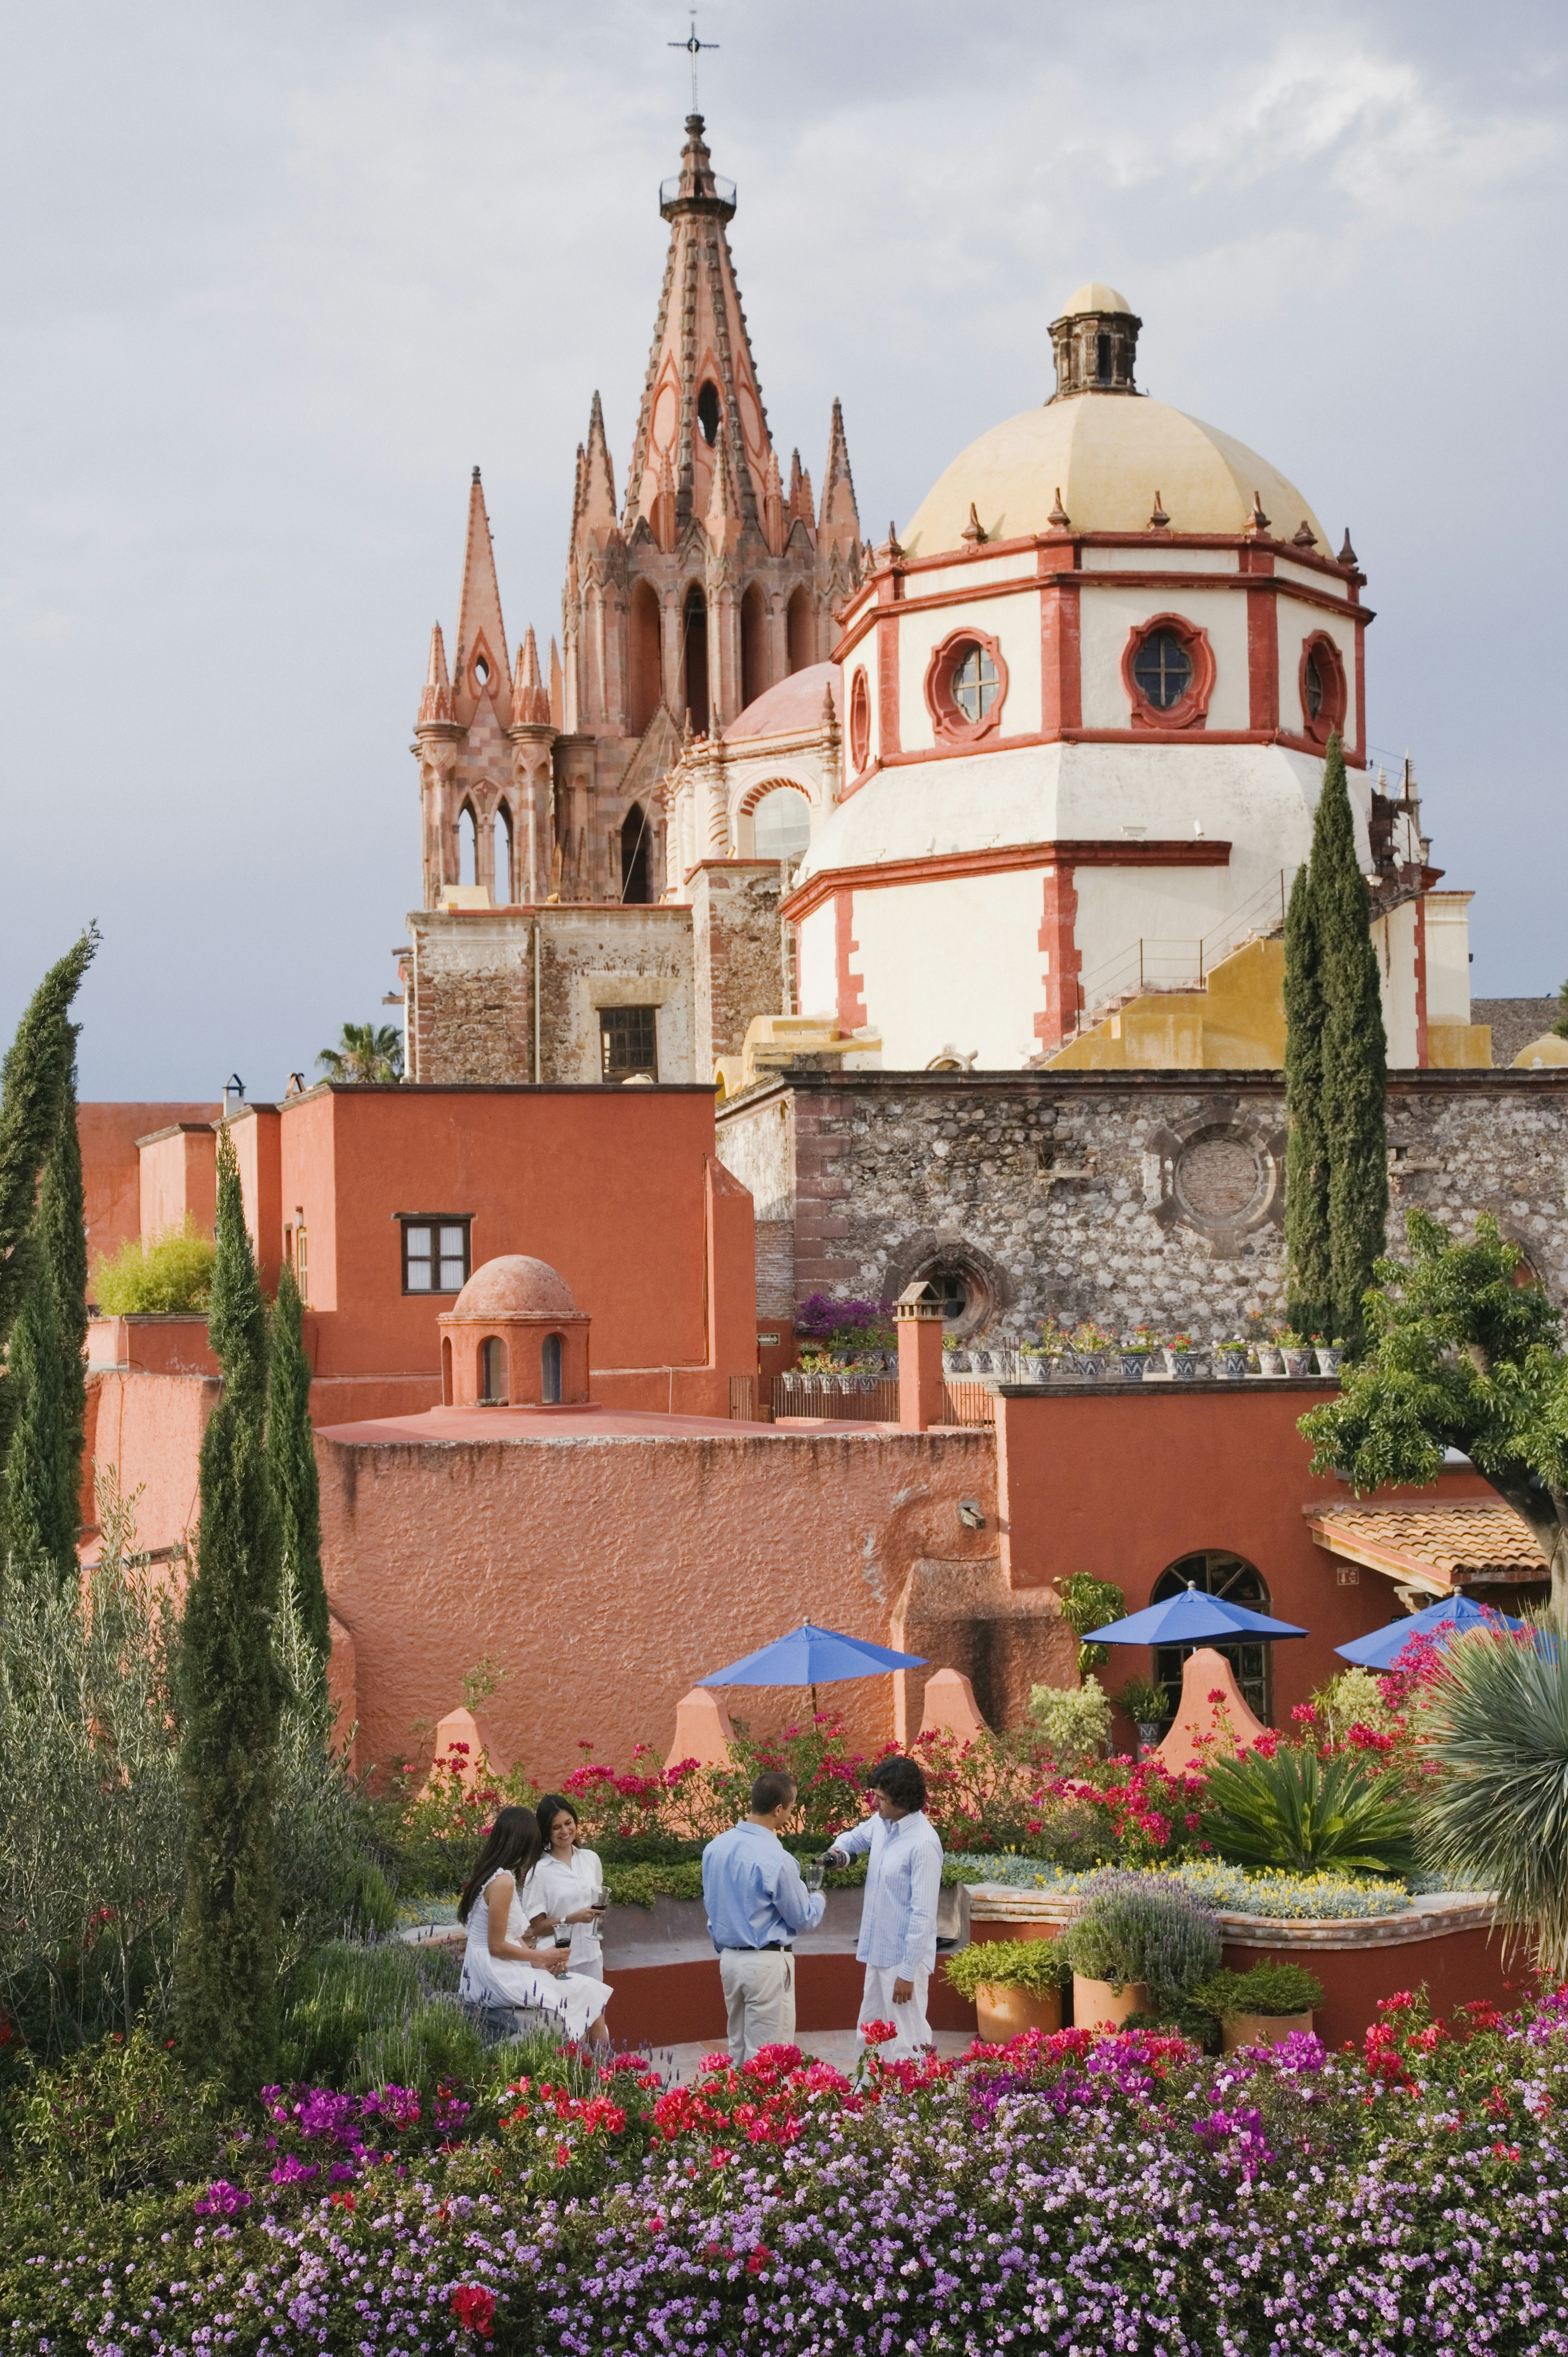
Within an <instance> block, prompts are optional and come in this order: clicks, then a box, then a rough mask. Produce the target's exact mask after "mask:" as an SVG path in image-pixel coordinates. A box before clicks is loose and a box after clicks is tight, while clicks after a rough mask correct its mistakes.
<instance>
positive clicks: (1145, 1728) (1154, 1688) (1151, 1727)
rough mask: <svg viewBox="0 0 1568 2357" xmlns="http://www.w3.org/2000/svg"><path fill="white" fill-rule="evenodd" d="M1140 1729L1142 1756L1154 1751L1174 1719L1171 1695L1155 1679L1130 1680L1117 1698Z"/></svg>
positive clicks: (1139, 1749) (1140, 1753)
mask: <svg viewBox="0 0 1568 2357" xmlns="http://www.w3.org/2000/svg"><path fill="white" fill-rule="evenodd" d="M1116 1700H1117V1704H1118V1706H1120V1707H1121V1708H1122V1710H1124V1711H1125V1712H1126V1714H1127V1716H1128V1717H1129V1718H1130V1719H1131V1720H1132V1722H1133V1726H1134V1727H1136V1728H1137V1730H1138V1753H1139V1757H1140V1758H1142V1756H1143V1754H1144V1752H1145V1751H1152V1750H1153V1749H1154V1748H1155V1744H1156V1743H1157V1742H1158V1741H1159V1739H1160V1737H1161V1735H1162V1734H1163V1733H1164V1731H1165V1726H1166V1723H1167V1722H1168V1720H1169V1718H1170V1716H1171V1703H1170V1696H1169V1695H1167V1694H1166V1692H1165V1688H1164V1686H1162V1685H1160V1684H1156V1682H1155V1679H1153V1678H1129V1679H1128V1680H1127V1681H1126V1683H1125V1684H1124V1685H1123V1686H1122V1691H1121V1693H1120V1694H1119V1695H1117V1697H1116Z"/></svg>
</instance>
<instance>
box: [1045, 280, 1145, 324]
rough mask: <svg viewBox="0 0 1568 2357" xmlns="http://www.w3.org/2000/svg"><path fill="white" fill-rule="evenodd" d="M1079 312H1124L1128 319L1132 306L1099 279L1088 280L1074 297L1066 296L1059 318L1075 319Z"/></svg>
mask: <svg viewBox="0 0 1568 2357" xmlns="http://www.w3.org/2000/svg"><path fill="white" fill-rule="evenodd" d="M1080 311H1125V313H1126V314H1127V317H1129V318H1130V319H1131V318H1132V317H1133V306H1132V305H1131V303H1129V302H1128V300H1127V297H1126V296H1125V295H1118V293H1117V292H1116V289H1115V287H1114V286H1107V285H1105V283H1104V281H1103V280H1102V279H1099V278H1091V279H1090V280H1089V282H1088V284H1087V285H1083V286H1080V287H1079V289H1078V292H1077V293H1076V294H1075V295H1069V296H1068V298H1067V301H1066V302H1065V303H1064V304H1063V305H1062V307H1061V317H1063V318H1064V319H1076V318H1077V317H1078V315H1079V312H1080Z"/></svg>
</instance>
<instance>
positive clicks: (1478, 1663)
mask: <svg viewBox="0 0 1568 2357" xmlns="http://www.w3.org/2000/svg"><path fill="white" fill-rule="evenodd" d="M1426 1726H1427V1739H1428V1743H1429V1746H1430V1755H1429V1756H1430V1757H1431V1758H1432V1759H1433V1760H1434V1762H1435V1763H1436V1765H1437V1766H1438V1768H1439V1769H1440V1770H1441V1771H1442V1772H1441V1773H1440V1774H1439V1775H1438V1776H1437V1777H1436V1778H1435V1779H1434V1781H1433V1784H1432V1786H1431V1789H1430V1791H1429V1792H1428V1793H1427V1794H1426V1795H1425V1796H1424V1798H1423V1807H1422V1812H1421V1836H1422V1845H1423V1848H1424V1850H1425V1851H1426V1853H1427V1856H1428V1857H1429V1859H1430V1860H1431V1862H1432V1864H1433V1865H1434V1866H1437V1867H1441V1868H1442V1869H1443V1871H1444V1873H1445V1874H1447V1875H1449V1876H1450V1877H1452V1878H1455V1879H1457V1880H1461V1881H1463V1882H1465V1883H1467V1884H1469V1885H1470V1886H1471V1887H1472V1888H1474V1889H1481V1890H1492V1891H1495V1892H1496V1893H1497V1896H1498V1916H1499V1920H1500V1921H1502V1922H1503V1923H1504V1924H1505V1925H1506V1926H1507V1927H1508V1929H1509V1932H1511V1933H1512V1935H1513V1937H1514V1939H1515V1940H1516V1941H1517V1940H1519V1939H1520V1938H1528V1939H1529V1940H1530V1944H1531V1946H1532V1947H1533V1949H1534V1952H1535V1962H1536V1966H1537V1969H1538V1970H1539V1971H1540V1972H1541V1975H1543V1976H1545V1975H1550V1977H1551V1978H1552V1980H1554V1981H1560V1980H1562V1979H1563V1978H1564V1977H1565V1976H1568V1650H1565V1648H1564V1646H1563V1641H1562V1639H1561V1634H1560V1632H1557V1631H1552V1630H1551V1629H1548V1628H1545V1627H1538V1628H1533V1629H1530V1631H1528V1632H1527V1633H1526V1634H1525V1635H1524V1636H1523V1637H1515V1636H1512V1635H1509V1634H1508V1633H1507V1632H1498V1633H1495V1634H1494V1633H1493V1632H1492V1631H1489V1630H1481V1629H1477V1630H1476V1631H1474V1632H1472V1633H1467V1634H1466V1635H1465V1636H1464V1637H1461V1638H1459V1639H1457V1640H1455V1641H1454V1642H1453V1643H1451V1644H1450V1645H1449V1646H1448V1648H1447V1650H1446V1654H1445V1658H1444V1663H1443V1665H1442V1668H1441V1671H1440V1672H1439V1674H1438V1676H1437V1679H1436V1681H1435V1683H1434V1686H1433V1688H1432V1689H1431V1700H1430V1703H1429V1705H1428V1712H1427V1721H1426Z"/></svg>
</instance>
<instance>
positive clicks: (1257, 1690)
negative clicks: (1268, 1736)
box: [1149, 1547, 1274, 1727]
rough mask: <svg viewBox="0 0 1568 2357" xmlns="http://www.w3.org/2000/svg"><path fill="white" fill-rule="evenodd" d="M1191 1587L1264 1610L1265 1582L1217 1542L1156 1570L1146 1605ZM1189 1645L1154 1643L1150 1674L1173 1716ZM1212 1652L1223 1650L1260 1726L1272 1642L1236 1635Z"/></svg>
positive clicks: (1268, 1702)
mask: <svg viewBox="0 0 1568 2357" xmlns="http://www.w3.org/2000/svg"><path fill="white" fill-rule="evenodd" d="M1184 1587H1196V1588H1197V1592H1198V1594H1199V1595H1200V1596H1222V1597H1224V1598H1225V1600H1226V1602H1227V1603H1228V1604H1241V1605H1245V1607H1246V1609H1247V1610H1248V1611H1249V1612H1267V1611H1269V1610H1271V1609H1272V1607H1271V1605H1270V1602H1269V1590H1268V1583H1267V1582H1266V1581H1265V1579H1264V1578H1263V1576H1262V1572H1261V1571H1259V1570H1258V1568H1257V1566H1255V1565H1254V1564H1250V1563H1249V1562H1248V1561H1247V1559H1246V1557H1245V1556H1244V1555H1226V1554H1224V1553H1222V1552H1221V1551H1220V1550H1219V1548H1217V1547H1205V1548H1203V1549H1202V1550H1201V1551H1200V1552H1199V1553H1197V1554H1196V1555H1183V1556H1182V1557H1181V1559H1180V1561H1179V1562H1176V1563H1173V1564H1172V1565H1171V1566H1170V1567H1169V1569H1168V1570H1166V1571H1162V1572H1161V1574H1160V1576H1159V1577H1158V1579H1156V1580H1155V1586H1154V1592H1153V1594H1152V1595H1151V1596H1150V1598H1149V1601H1150V1603H1151V1604H1165V1603H1167V1602H1168V1601H1169V1599H1170V1598H1172V1597H1173V1596H1179V1595H1180V1594H1181V1592H1182V1590H1183V1588H1184ZM1193 1650H1194V1648H1193V1647H1192V1646H1191V1645H1156V1646H1155V1680H1156V1682H1157V1683H1158V1684H1161V1685H1163V1686H1164V1687H1165V1691H1166V1693H1167V1695H1169V1698H1170V1706H1171V1716H1172V1717H1175V1716H1176V1705H1177V1702H1178V1700H1179V1698H1180V1695H1181V1670H1182V1663H1184V1662H1185V1661H1186V1659H1187V1655H1188V1654H1189V1653H1190V1652H1192V1651H1193ZM1214 1651H1215V1652H1217V1653H1223V1654H1224V1656H1225V1658H1226V1660H1227V1661H1228V1662H1229V1663H1230V1667H1231V1668H1232V1670H1233V1671H1234V1672H1235V1674H1236V1683H1237V1684H1238V1685H1239V1686H1240V1689H1241V1696H1242V1699H1243V1701H1244V1702H1245V1703H1246V1705H1247V1707H1248V1709H1249V1710H1250V1711H1251V1712H1252V1713H1253V1714H1254V1716H1255V1717H1259V1718H1261V1719H1262V1722H1263V1725H1264V1726H1265V1727H1272V1726H1273V1704H1274V1680H1273V1645H1272V1644H1270V1643H1269V1642H1267V1641H1264V1640H1262V1639H1261V1638H1254V1639H1253V1640H1252V1641H1251V1642H1248V1641H1245V1640H1242V1641H1239V1642H1237V1643H1234V1644H1217V1645H1216V1646H1215V1647H1214Z"/></svg>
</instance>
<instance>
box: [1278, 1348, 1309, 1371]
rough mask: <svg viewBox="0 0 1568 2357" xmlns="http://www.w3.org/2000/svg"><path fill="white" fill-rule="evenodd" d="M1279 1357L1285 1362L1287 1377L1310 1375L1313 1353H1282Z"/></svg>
mask: <svg viewBox="0 0 1568 2357" xmlns="http://www.w3.org/2000/svg"><path fill="white" fill-rule="evenodd" d="M1280 1356H1281V1358H1282V1359H1283V1361H1284V1362H1285V1372H1286V1374H1287V1375H1310V1374H1311V1372H1312V1360H1313V1353H1312V1352H1311V1351H1281V1352H1280Z"/></svg>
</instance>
